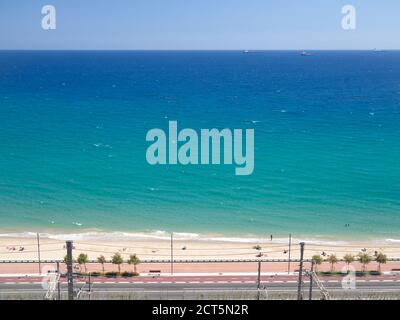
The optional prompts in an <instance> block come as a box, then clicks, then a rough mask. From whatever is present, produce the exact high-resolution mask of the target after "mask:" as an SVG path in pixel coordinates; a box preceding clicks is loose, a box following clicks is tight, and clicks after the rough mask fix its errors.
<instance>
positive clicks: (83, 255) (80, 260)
mask: <svg viewBox="0 0 400 320" xmlns="http://www.w3.org/2000/svg"><path fill="white" fill-rule="evenodd" d="M77 261H78V263H79V265H82V264H83V266H84V267H85V273H86V272H87V269H86V263H87V262H88V261H89V259H88V255H87V254H86V253H81V254H80V255H79V256H78V259H77Z"/></svg>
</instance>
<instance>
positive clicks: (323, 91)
mask: <svg viewBox="0 0 400 320" xmlns="http://www.w3.org/2000/svg"><path fill="white" fill-rule="evenodd" d="M169 120H176V121H178V127H179V129H183V128H185V127H188V128H193V129H195V130H200V129H201V128H218V129H223V128H231V129H234V128H242V129H246V128H254V130H255V168H254V173H253V174H252V175H249V176H236V175H235V174H234V166H229V165H208V166H207V165H198V166H183V165H165V166H151V165H149V164H148V163H147V162H146V148H147V147H148V146H149V143H148V142H146V140H145V137H146V133H147V131H148V130H150V129H152V128H156V127H158V128H164V129H167V126H168V121H169ZM346 224H349V225H350V226H349V227H345V225H346ZM0 229H1V230H2V232H23V231H40V232H45V231H49V232H61V231H63V232H64V231H67V232H72V233H78V232H85V231H87V230H103V231H110V232H111V231H121V232H133V233H134V232H154V231H155V230H164V231H173V232H184V233H199V234H214V235H224V236H235V237H240V236H250V235H258V236H263V235H268V236H269V235H270V234H274V235H278V236H279V235H287V234H288V233H292V234H296V235H299V236H308V237H322V238H324V237H325V238H331V237H333V238H335V237H336V238H337V237H340V238H345V239H359V238H378V239H381V238H382V239H388V238H397V239H399V238H400V52H394V51H393V52H390V51H388V52H379V53H378V52H372V51H371V52H367V51H365V52H355V51H354V52H351V51H349V52H333V51H318V52H313V55H312V56H307V57H305V56H301V55H300V54H299V52H296V51H270V52H254V53H247V54H246V53H243V52H239V51H237V52H234V51H232V52H222V51H221V52H207V51H202V52H190V51H181V52H173V51H171V52H157V51H153V52H152V51H149V52H147V51H136V52H135V51H133V52H129V51H120V52H115V51H108V52H107V51H104V52H101V51H86V52H85V51H53V52H52V51H48V52H45V51H20V52H14V51H1V52H0Z"/></svg>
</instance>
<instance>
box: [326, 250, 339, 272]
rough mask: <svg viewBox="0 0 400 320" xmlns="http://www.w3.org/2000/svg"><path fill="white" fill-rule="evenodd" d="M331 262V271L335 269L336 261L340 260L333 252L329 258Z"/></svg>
mask: <svg viewBox="0 0 400 320" xmlns="http://www.w3.org/2000/svg"><path fill="white" fill-rule="evenodd" d="M327 260H328V261H329V263H330V264H331V272H333V271H335V263H338V262H339V260H338V258H337V257H336V255H335V254H331V255H330V256H329V257H328V259H327Z"/></svg>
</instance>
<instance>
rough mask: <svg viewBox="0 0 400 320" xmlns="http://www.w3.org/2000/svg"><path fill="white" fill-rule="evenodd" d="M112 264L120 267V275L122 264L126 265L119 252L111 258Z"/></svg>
mask: <svg viewBox="0 0 400 320" xmlns="http://www.w3.org/2000/svg"><path fill="white" fill-rule="evenodd" d="M111 262H112V264H116V265H117V266H118V273H121V264H123V263H124V259H123V258H122V256H121V254H120V253H119V252H117V253H115V254H114V255H113V256H112V258H111Z"/></svg>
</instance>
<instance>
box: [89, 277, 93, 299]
mask: <svg viewBox="0 0 400 320" xmlns="http://www.w3.org/2000/svg"><path fill="white" fill-rule="evenodd" d="M91 295H92V280H91V278H90V272H89V300H90V297H91Z"/></svg>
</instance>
